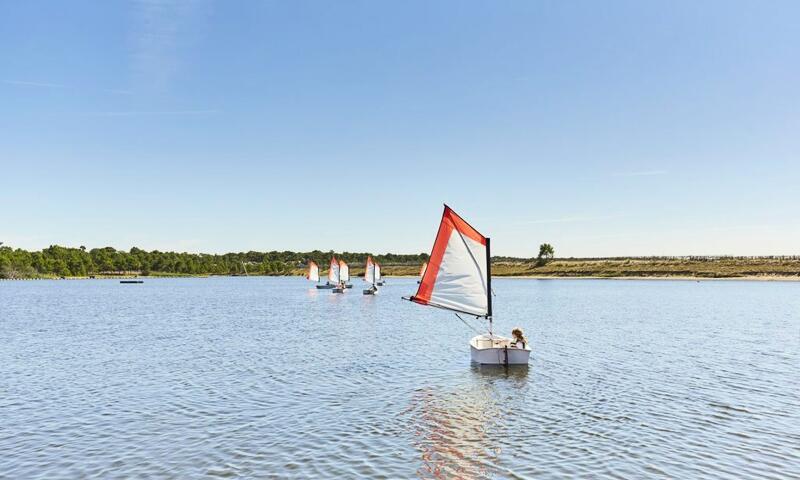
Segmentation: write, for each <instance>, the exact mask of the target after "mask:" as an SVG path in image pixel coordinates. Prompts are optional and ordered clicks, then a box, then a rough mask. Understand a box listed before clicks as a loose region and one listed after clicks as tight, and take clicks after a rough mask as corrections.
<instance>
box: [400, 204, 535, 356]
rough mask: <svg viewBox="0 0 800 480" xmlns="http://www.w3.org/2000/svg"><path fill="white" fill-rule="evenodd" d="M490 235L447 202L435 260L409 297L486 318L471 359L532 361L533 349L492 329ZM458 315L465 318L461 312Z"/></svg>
mask: <svg viewBox="0 0 800 480" xmlns="http://www.w3.org/2000/svg"><path fill="white" fill-rule="evenodd" d="M491 268H492V265H491V253H490V249H489V239H488V238H486V237H484V236H483V235H481V234H480V232H478V231H477V230H475V229H474V228H473V227H472V226H471V225H470V224H468V223H467V222H466V221H465V220H464V219H462V218H461V217H460V216H458V214H456V212H454V211H453V210H452V209H450V207H448V206H447V205H445V206H444V213H443V214H442V222H441V224H440V225H439V232H438V233H437V234H436V241H435V243H434V244H433V251H432V252H431V256H430V261H429V264H428V266H427V268H426V269H425V272H424V274H423V276H422V280H421V281H420V285H419V287H418V288H417V293H416V294H415V295H414V296H412V297H405V299H406V300H411V301H412V302H415V303H419V304H420V305H428V306H431V307H438V308H442V309H444V310H451V311H453V312H455V313H456V315H458V314H459V313H463V314H467V315H474V316H475V317H477V318H480V317H483V318H485V319H486V320H488V321H489V329H488V333H487V334H482V335H478V336H476V337H473V338H472V339H471V340H470V342H469V344H470V355H471V358H472V361H473V362H475V363H480V364H492V365H515V364H525V365H527V364H528V360H529V358H530V354H531V349H530V346H528V345H526V344H523V345H522V347H521V348H519V347H517V345H518V343H512V340H511V339H510V338H506V337H501V336H498V335H494V334H493V333H492V274H491ZM459 318H461V317H460V316H459Z"/></svg>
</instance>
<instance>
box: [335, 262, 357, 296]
mask: <svg viewBox="0 0 800 480" xmlns="http://www.w3.org/2000/svg"><path fill="white" fill-rule="evenodd" d="M338 274H339V281H338V284H337V285H336V288H334V289H333V293H343V292H344V289H345V288H352V287H353V286H352V285H349V286H348V285H347V282H349V281H350V267H349V266H348V265H347V264H346V263H345V262H344V260H339V270H338Z"/></svg>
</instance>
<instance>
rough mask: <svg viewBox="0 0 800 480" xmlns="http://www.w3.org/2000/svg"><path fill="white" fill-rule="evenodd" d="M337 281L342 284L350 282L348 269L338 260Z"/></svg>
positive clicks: (342, 261)
mask: <svg viewBox="0 0 800 480" xmlns="http://www.w3.org/2000/svg"><path fill="white" fill-rule="evenodd" d="M339 280H340V281H342V282H344V283H347V282H349V281H350V267H348V266H347V264H346V263H344V260H339Z"/></svg>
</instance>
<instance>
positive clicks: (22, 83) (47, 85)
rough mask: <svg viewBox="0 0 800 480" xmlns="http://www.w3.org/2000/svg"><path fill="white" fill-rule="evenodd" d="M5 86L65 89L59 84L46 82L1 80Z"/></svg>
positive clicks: (64, 86)
mask: <svg viewBox="0 0 800 480" xmlns="http://www.w3.org/2000/svg"><path fill="white" fill-rule="evenodd" d="M3 83H5V84H7V85H19V86H22V87H38V88H67V86H66V85H61V84H59V83H46V82H29V81H26V80H3Z"/></svg>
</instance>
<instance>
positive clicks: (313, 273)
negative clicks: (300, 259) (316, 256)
mask: <svg viewBox="0 0 800 480" xmlns="http://www.w3.org/2000/svg"><path fill="white" fill-rule="evenodd" d="M306 278H307V279H309V280H311V281H312V282H319V265H317V263H316V262H314V261H313V260H309V262H308V273H307V274H306Z"/></svg>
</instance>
